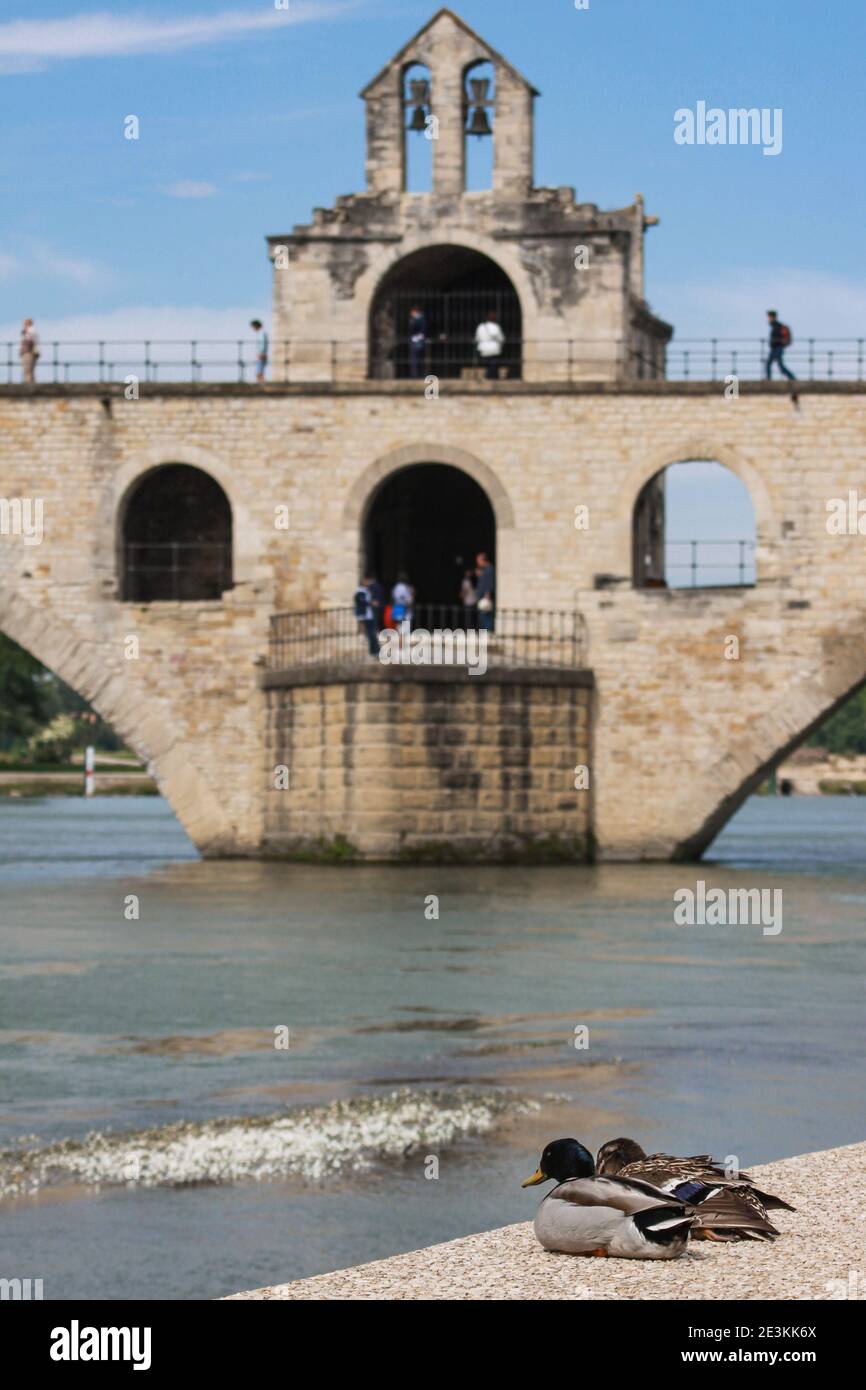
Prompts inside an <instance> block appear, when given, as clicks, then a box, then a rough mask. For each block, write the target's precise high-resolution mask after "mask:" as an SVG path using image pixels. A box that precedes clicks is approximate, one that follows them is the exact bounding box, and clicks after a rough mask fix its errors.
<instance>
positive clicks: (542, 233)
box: [268, 9, 672, 389]
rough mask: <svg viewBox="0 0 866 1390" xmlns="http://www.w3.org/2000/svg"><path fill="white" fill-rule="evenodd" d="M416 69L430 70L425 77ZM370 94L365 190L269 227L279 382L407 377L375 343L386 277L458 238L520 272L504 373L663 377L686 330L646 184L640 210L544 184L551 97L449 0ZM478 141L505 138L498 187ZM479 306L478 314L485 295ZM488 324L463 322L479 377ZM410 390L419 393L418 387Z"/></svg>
mask: <svg viewBox="0 0 866 1390" xmlns="http://www.w3.org/2000/svg"><path fill="white" fill-rule="evenodd" d="M416 73H423V74H424V76H423V78H420V79H418V80H417V81H413V80H410V79H411V78H413V77H414V74H416ZM482 73H488V74H489V76H488V77H479V76H478V74H482ZM360 95H361V98H362V100H363V102H364V105H365V110H366V160H365V167H366V188H365V190H364V191H363V192H360V193H352V194H346V195H342V196H340V197H338V198H337V199H336V200H335V202H334V205H333V206H332V207H326V208H315V209H314V211H313V218H312V221H311V222H309V223H307V224H305V225H300V226H296V227H294V228H293V229H292V230H291V231H290V232H286V233H284V234H282V235H274V236H270V237H268V246H269V255H270V259H271V262H272V264H273V335H272V372H273V376H274V378H275V379H276V380H287V381H295V382H301V381H303V382H306V383H313V382H328V383H332V382H334V383H342V382H362V381H366V380H369V379H371V378H372V379H377V378H379V379H386V378H389V377H390V378H391V379H395V378H396V379H398V380H399V378H400V377H401V376H405V375H408V373H404V372H401V371H400V370H399V369H397V370H394V371H391V370H386V369H384V368H383V365H382V354H381V353H377V352H375V351H373V352H371V351H369V350H368V343H369V318H370V313H371V307H372V305H373V297H374V293H375V286H376V285H377V283H378V282H379V281H380V279H381V277H382V275H383V274H384V273H385V272H386V271H387V270H388V269H389V267H390V266H391V265H392V264H393V263H394V262H396V261H399V260H401V259H402V258H403V257H406V256H408V255H410V254H413V253H415V254H417V253H418V252H419V251H423V250H425V249H426V250H431V251H435V249H436V248H441V249H442V251H443V254H448V248H450V247H461V246H462V247H465V246H467V245H473V244H478V243H483V244H484V246H488V245H489V246H491V247H492V248H493V250H492V252H490V253H487V254H489V256H490V259H491V260H492V261H493V262H495V263H497V264H498V265H500V266H501V267H502V268H503V269H504V271H505V272H506V273H507V274H508V276H509V278H510V280H511V282H512V284H513V285H514V287H515V290H516V292H517V294H518V295H519V297H520V300H521V303H522V313H521V316H520V322H519V326H515V322H513V323H512V325H511V327H510V329H509V331H508V332H507V334H506V337H507V339H508V340H509V355H510V359H511V370H510V371H506V372H504V373H502V374H501V376H499V377H497V378H496V380H498V381H502V380H514V379H516V378H522V379H523V380H524V381H534V382H547V381H551V382H554V381H575V380H590V381H610V380H618V381H619V380H628V379H634V378H638V377H643V378H646V377H662V376H663V375H664V355H665V344H666V343H667V341H668V339H669V338H670V336H671V332H672V329H671V328H670V326H669V325H668V324H666V323H664V322H663V321H662V320H661V319H659V318H657V317H656V316H655V315H654V314H653V313H652V311H651V309H650V307H649V305H648V304H647V303H646V301H645V299H644V283H643V282H644V259H643V239H644V234H645V232H646V229H647V227H649V226H651V225H653V224H654V223H655V222H657V221H658V219H657V218H654V217H646V216H645V215H644V203H643V198H642V197H641V196H640V195H639V194H638V195H637V197H636V198H635V201H634V202H633V203H632V204H631V206H629V207H626V208H621V209H618V210H616V211H612V212H605V211H602V210H601V209H599V208H598V207H597V206H596V205H595V204H594V203H587V202H581V201H578V199H577V198H576V195H575V192H574V189H572V188H567V187H560V188H538V187H536V186H535V181H534V168H533V127H534V105H535V100H536V97H537V96H538V95H539V94H538V92H537V90H536V88H535V87H533V86H532V84H531V83H530V82H529V81H528V80H527V79H526V78H525V77H524V76H523V75H522V73H520V72H519V71H518V70H517V68H515V67H514V66H513V64H511V63H510V62H509V61H508V59H507V58H505V57H504V56H503V55H502V54H501V53H500V52H499V51H498V50H497V49H496V48H494V47H493V46H492V45H491V44H489V43H488V42H487V41H486V40H485V39H483V38H482V37H481V35H480V34H477V33H476V32H475V30H474V29H472V28H470V26H469V25H468V24H466V23H465V22H464V21H463V20H462V19H460V18H459V16H458V15H456V14H454V13H453V11H451V10H448V9H442V10H439V11H438V12H437V13H436V14H435V15H434V16H433V18H432V19H430V20H429V22H428V23H427V24H425V25H424V26H423V28H421V29H420V30H419V31H418V33H417V34H415V35H414V36H413V37H412V38H411V39H410V40H409V41H408V43H406V44H404V45H403V47H402V48H401V49H400V50H399V51H398V52H397V53H396V54H395V55H394V57H393V58H391V59H390V61H389V62H388V63H386V64H385V66H384V67H383V68H382V69H381V71H380V72H379V73H377V75H376V76H375V77H374V78H373V79H372V81H371V82H369V83H368V84H367V85H366V86H365V87H364V89H363V90H362V92H361V94H360ZM428 138H429V140H430V143H431V145H432V174H431V186H430V188H429V189H428V190H427V191H423V192H409V191H408V190H407V148H408V142H410V141H413V140H414V141H424V140H426V139H428ZM479 140H480V141H481V142H482V143H484V142H486V141H491V142H492V145H493V158H492V178H491V180H490V185H491V186H490V187H487V188H483V189H474V188H473V189H469V188H467V157H466V147H467V141H473V142H476V141H479ZM578 251H580V255H578V254H577V253H578ZM479 273H480V272H479ZM432 288H434V289H435V286H433V287H432ZM472 288H473V287H472V286H470V287H469V291H468V292H471V291H472ZM476 288H478V289H481V288H483V286H480V285H479V286H478V287H476ZM403 307H405V306H403ZM467 312H468V313H470V314H475V313H476V312H477V308H476V306H475V304H474V303H473V306H472V308H471V310H468V311H467ZM401 313H402V308H401ZM403 318H405V315H403V317H401V318H400V320H399V321H398V322H396V323H395V324H394V325H393V326H392V325H390V324H389V325H388V333H389V334H392V333H393V336H394V343H395V347H396V349H397V351H398V353H399V348H400V345H401V343H402V346H403V348H405V346H406V341H405V340H406V339H407V335H408V331H409V330H408V321H407V322H404V321H403ZM476 328H477V324H473V325H470V328H469V332H468V335H467V332H466V324H465V323H463V324H462V328H461V331H460V333H459V335H458V336H459V337H460V338H461V339H463V340H467V336H468V346H469V352H468V355H467V358H466V360H464V359H463V357H462V356H461V358H460V360H459V361H458V362H457V364H456V371H452V372H451V373H450V374H451V375H457V376H462V377H466V378H471V377H472V376H473V365H474V366H475V367H477V363H476V364H473V361H472V344H473V341H474V334H475V329H476ZM379 336H380V338H381V337H382V334H381V333H380V335H379ZM443 336H445V337H451V336H453V335H451V334H450V333H446V334H444V335H443V334H442V333H439V332H437V334H436V339H437V341H441V339H442V337H443ZM453 365H454V364H453V363H452V366H453ZM432 370H433V371H434V373H435V371H436V368H435V363H434V365H433V366H432ZM476 375H477V372H476ZM494 385H495V382H494V381H492V382H491V386H494ZM407 389H415V388H414V387H411V386H409V384H408V383H407Z"/></svg>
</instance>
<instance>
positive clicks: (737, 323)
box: [652, 267, 866, 346]
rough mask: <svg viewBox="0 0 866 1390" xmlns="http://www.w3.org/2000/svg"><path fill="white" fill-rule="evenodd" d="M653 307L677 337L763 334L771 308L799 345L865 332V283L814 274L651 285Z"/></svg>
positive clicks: (739, 273) (764, 273) (754, 274)
mask: <svg viewBox="0 0 866 1390" xmlns="http://www.w3.org/2000/svg"><path fill="white" fill-rule="evenodd" d="M652 291H653V293H652V302H653V308H654V309H655V311H656V312H657V313H659V314H660V315H661V316H662V318H664V319H667V321H668V322H669V323H672V324H673V325H674V327H675V328H676V336H675V337H674V340H673V344H674V346H675V345H676V344H677V342H678V341H679V340H680V339H681V338H710V337H715V338H747V339H749V341H750V342H754V343H755V344H757V342H758V340H759V339H760V338H762V337H764V336H765V334H766V324H767V320H766V311H767V309H776V310H777V311H778V313H779V316H780V318H781V319H782V320H783V321H784V322H785V323H787V324H789V325H790V326H791V329H792V331H793V333H794V338H795V342H796V343H797V344H799V345H802V344H803V343H804V340H805V339H807V338H859V337H863V336H864V333H866V330H864V324H866V278H864V279H859V280H853V279H851V280H849V279H846V278H845V277H844V276H842V275H833V274H829V273H826V272H824V271H819V270H796V269H792V268H788V269H784V268H783V269H777V270H758V269H755V268H752V267H740V268H739V269H736V268H734V269H731V270H729V271H728V272H727V273H726V274H725V276H724V279H720V280H717V281H709V282H708V281H706V280H702V281H700V282H697V283H695V282H692V283H689V282H685V281H674V282H672V283H669V284H663V283H656V284H654V285H653V286H652Z"/></svg>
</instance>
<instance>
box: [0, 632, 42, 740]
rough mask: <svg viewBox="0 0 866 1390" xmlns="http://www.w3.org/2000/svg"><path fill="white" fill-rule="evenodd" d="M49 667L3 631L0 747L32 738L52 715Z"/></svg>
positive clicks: (1, 645)
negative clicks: (47, 676) (49, 708)
mask: <svg viewBox="0 0 866 1390" xmlns="http://www.w3.org/2000/svg"><path fill="white" fill-rule="evenodd" d="M45 674H46V673H45V667H44V666H42V665H40V663H39V662H38V661H37V660H36V659H35V657H32V656H31V655H30V653H29V652H25V651H24V648H23V647H19V646H18V644H17V642H13V641H12V640H11V638H9V637H4V636H2V634H0V748H10V747H11V746H12V745H13V744H14V743H16V742H17V741H19V740H20V739H25V738H29V736H30V735H31V734H32V733H35V732H36V730H37V729H38V728H39V727H40V726H41V725H42V724H43V723H44V722H45V720H46V718H47V717H48V702H47V698H46V696H47V692H46V688H45Z"/></svg>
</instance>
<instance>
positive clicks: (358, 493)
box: [343, 444, 515, 531]
mask: <svg viewBox="0 0 866 1390" xmlns="http://www.w3.org/2000/svg"><path fill="white" fill-rule="evenodd" d="M413 463H448V464H451V466H452V467H453V468H459V469H461V470H462V471H463V472H464V473H468V474H469V477H470V478H473V479H474V480H475V482H476V483H478V485H479V487H481V488H483V489H484V491H485V492H486V493H487V496H488V497H489V498H490V503H491V506H492V507H493V512H494V515H495V517H496V529H497V531H510V530H513V529H514V526H515V520H514V507H513V506H512V503H511V499H510V497H509V496H508V493H507V491H506V489H505V487H504V486H503V484H502V483H501V482H500V480H499V478H498V476H497V475H496V473H494V471H493V469H492V468H491V467H490V466H489V465H488V464H486V463H484V462H482V460H481V459H480V458H478V457H477V456H476V455H475V454H471V453H469V451H468V450H467V449H460V448H457V447H456V446H454V445H450V444H407V445H405V446H403V447H402V448H399V449H392V450H391V451H390V452H389V453H387V454H383V455H382V457H381V458H379V459H376V461H375V462H374V463H371V464H369V465H368V467H367V468H365V469H364V471H363V473H362V474H361V475H360V477H358V478H357V479H356V480H355V483H354V485H353V486H352V488H351V490H350V492H349V495H348V497H347V499H346V505H345V507H344V509H343V526H344V527H345V529H346V530H347V531H357V530H359V529H360V528H361V527H362V526H363V523H364V521H365V520H366V514H367V510H368V508H369V506H370V504H371V501H372V499H373V497H374V495H375V493H376V491H377V489H378V488H379V486H380V484H381V483H383V482H384V480H385V479H386V478H387V477H388V476H389V474H391V473H396V472H397V471H398V470H399V469H401V468H406V467H408V466H409V465H410V464H413Z"/></svg>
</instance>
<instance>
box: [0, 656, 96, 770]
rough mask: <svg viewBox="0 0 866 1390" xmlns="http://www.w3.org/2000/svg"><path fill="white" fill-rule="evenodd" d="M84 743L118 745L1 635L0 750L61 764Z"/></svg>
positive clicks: (76, 698) (65, 689)
mask: <svg viewBox="0 0 866 1390" xmlns="http://www.w3.org/2000/svg"><path fill="white" fill-rule="evenodd" d="M49 730H50V732H49ZM46 734H47V737H46ZM88 743H92V744H93V745H94V747H96V748H102V749H103V750H104V751H106V752H111V751H113V750H115V749H117V748H121V747H122V746H123V745H122V743H121V741H120V739H119V738H118V737H117V735H116V734H115V732H114V730H113V729H112V728H110V727H109V725H108V724H106V723H104V721H103V720H102V719H100V718H99V717H98V715H95V714H93V713H92V711H91V709H90V706H89V705H88V703H87V701H86V700H85V699H83V697H82V696H81V695H78V694H76V692H75V691H74V690H72V689H70V687H69V686H68V685H66V684H65V682H64V681H62V680H59V679H58V677H57V676H55V675H54V674H53V672H51V671H48V670H46V668H45V667H44V666H43V665H42V664H41V663H40V662H38V661H37V660H36V658H35V657H32V656H31V655H30V653H29V652H26V651H25V650H24V648H23V647H19V646H18V644H17V643H16V642H13V641H12V640H11V638H9V637H4V636H3V635H2V634H0V752H2V753H6V754H7V755H8V754H12V755H21V754H27V755H29V756H32V755H33V753H36V755H37V756H38V757H45V756H47V757H49V759H51V760H52V761H54V760H63V761H66V760H67V759H68V758H69V756H70V754H71V753H73V752H74V751H76V750H77V749H80V748H84V747H85V745H86V744H88Z"/></svg>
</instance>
